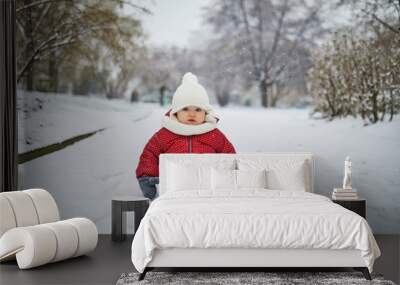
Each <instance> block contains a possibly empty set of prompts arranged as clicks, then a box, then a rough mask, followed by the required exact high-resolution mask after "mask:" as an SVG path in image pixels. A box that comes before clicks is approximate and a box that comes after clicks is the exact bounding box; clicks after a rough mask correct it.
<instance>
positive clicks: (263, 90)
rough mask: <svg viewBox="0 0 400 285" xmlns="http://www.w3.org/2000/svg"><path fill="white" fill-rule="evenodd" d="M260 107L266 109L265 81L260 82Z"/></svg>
mask: <svg viewBox="0 0 400 285" xmlns="http://www.w3.org/2000/svg"><path fill="white" fill-rule="evenodd" d="M259 87H260V93H261V105H262V106H263V107H264V108H268V85H267V81H266V80H265V79H262V80H261V81H260V85H259Z"/></svg>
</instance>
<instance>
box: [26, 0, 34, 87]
mask: <svg viewBox="0 0 400 285" xmlns="http://www.w3.org/2000/svg"><path fill="white" fill-rule="evenodd" d="M31 2H32V0H24V4H25V5H29V4H30V3H31ZM25 28H26V30H25V32H26V38H27V41H28V44H27V45H26V50H25V59H26V61H28V60H29V58H30V57H31V55H32V52H33V50H34V43H33V34H32V33H33V31H32V8H27V9H26V25H25ZM33 74H34V71H33V62H32V64H31V65H30V67H28V69H27V70H26V90H27V91H32V90H33V79H34V78H33Z"/></svg>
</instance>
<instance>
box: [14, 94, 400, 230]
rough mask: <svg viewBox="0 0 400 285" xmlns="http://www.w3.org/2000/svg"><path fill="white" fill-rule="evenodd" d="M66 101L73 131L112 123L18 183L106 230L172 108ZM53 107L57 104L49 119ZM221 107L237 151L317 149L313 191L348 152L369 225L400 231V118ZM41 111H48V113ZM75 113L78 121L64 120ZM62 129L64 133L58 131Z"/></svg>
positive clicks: (336, 172) (334, 179) (336, 180)
mask: <svg viewBox="0 0 400 285" xmlns="http://www.w3.org/2000/svg"><path fill="white" fill-rule="evenodd" d="M62 99H63V100H64V98H62ZM54 104H55V105H54V106H53V108H56V105H57V104H56V103H55V102H54ZM63 104H65V105H67V107H63V108H64V112H61V114H60V115H62V116H65V117H64V118H59V119H58V121H57V124H61V125H62V124H64V126H68V127H65V128H66V131H67V133H69V134H68V135H71V134H73V133H74V132H81V131H82V130H83V129H85V130H88V129H90V128H94V127H96V128H97V127H107V129H106V130H104V131H103V132H100V133H97V134H95V135H93V136H91V137H89V138H87V139H85V140H82V141H79V142H77V143H75V144H73V145H71V146H68V147H66V148H64V149H62V150H60V151H58V152H54V153H51V154H48V155H46V156H43V157H40V158H38V159H35V160H32V161H30V162H27V163H25V164H23V165H20V167H19V171H20V188H21V189H25V188H33V187H42V188H45V189H48V190H49V191H50V192H51V193H52V194H53V195H54V197H55V199H56V200H57V202H58V205H59V207H60V211H61V215H62V217H63V218H71V217H74V216H84V217H88V218H90V219H92V220H93V221H95V222H96V224H97V226H98V229H99V232H100V233H109V232H110V231H111V197H112V196H113V195H128V194H131V195H141V193H140V190H139V186H138V183H137V180H136V178H135V169H136V166H137V163H138V158H139V156H140V154H141V152H142V150H143V147H144V145H145V144H146V142H147V141H148V139H149V138H150V137H151V136H152V135H153V134H154V132H155V131H157V130H158V129H159V128H160V122H161V119H162V116H163V114H164V113H165V112H166V111H167V108H161V107H159V106H157V105H152V104H129V103H122V102H118V103H117V102H113V103H112V108H111V109H110V108H108V107H105V106H102V107H101V108H100V109H98V110H93V109H92V107H91V106H85V105H83V104H75V106H74V105H73V104H69V103H68V104H67V103H65V102H64V103H63ZM99 104H100V103H99ZM62 106H64V105H62ZM56 113H57V110H54V114H52V115H51V116H50V118H51V120H53V118H55V116H56ZM217 113H218V114H219V115H220V117H221V121H220V124H219V128H220V129H221V130H222V131H223V132H224V133H225V134H226V136H227V137H228V138H229V139H230V140H231V142H232V143H233V144H234V145H235V147H236V150H237V151H238V152H250V151H264V152H266V151H268V152H274V151H280V152H281V151H291V152H292V151H311V152H313V153H314V154H315V158H316V166H317V171H316V181H315V189H316V190H315V191H316V192H317V193H320V194H324V195H329V193H330V191H331V189H332V187H337V186H340V183H341V179H342V171H343V160H344V158H345V156H346V155H348V154H349V155H350V156H351V157H352V159H353V166H354V169H353V173H354V186H355V187H356V188H358V189H359V192H360V193H361V195H362V196H363V197H366V198H367V199H368V211H367V215H368V221H369V222H370V224H371V226H372V228H373V229H374V231H375V232H378V233H395V232H397V233H399V232H400V228H399V227H400V206H399V205H400V190H399V189H400V178H399V177H400V166H399V163H398V161H400V152H399V150H398V149H399V146H400V145H399V141H400V120H399V118H395V121H394V122H392V123H382V124H377V125H374V126H369V127H363V126H362V122H361V121H359V120H354V119H350V118H349V119H345V120H338V121H333V122H326V121H320V120H312V119H309V118H308V111H307V110H291V109H288V110H282V109H280V110H279V109H278V110H264V109H261V108H260V109H257V108H253V109H249V108H240V107H230V108H229V109H217ZM87 114H88V116H87ZM37 116H38V117H39V116H42V117H41V118H42V119H43V118H45V115H43V114H42V115H39V114H37ZM72 117H73V118H72ZM70 120H72V121H73V122H76V123H73V124H71V125H69V123H67V124H66V123H65V122H70ZM78 122H84V123H83V124H82V125H85V124H86V126H81V125H79V124H78ZM34 123H35V122H31V123H30V124H34ZM44 123H45V124H47V125H48V126H50V127H53V128H56V127H57V125H56V123H55V122H53V125H52V126H51V124H50V123H51V121H50V122H49V121H46V120H44ZM65 124H66V125H65ZM36 126H37V125H36ZM75 127H76V128H77V129H78V131H76V130H75ZM89 127H90V128H89ZM39 130H40V129H38V128H35V129H32V130H30V129H29V131H32V132H39ZM44 133H45V136H46V137H45V138H43V137H42V138H39V139H38V142H35V143H34V145H36V146H40V144H41V143H42V142H46V140H47V144H48V143H50V142H54V138H56V137H57V134H54V133H51V132H50V131H49V132H44ZM59 134H60V135H63V132H62V131H61V130H60V132H59ZM51 136H53V137H52V140H50V139H49V138H50V137H51ZM57 138H58V139H59V137H57Z"/></svg>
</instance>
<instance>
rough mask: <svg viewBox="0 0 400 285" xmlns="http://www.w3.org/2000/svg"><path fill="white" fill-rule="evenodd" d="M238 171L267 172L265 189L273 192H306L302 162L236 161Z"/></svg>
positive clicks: (270, 160) (276, 160)
mask: <svg viewBox="0 0 400 285" xmlns="http://www.w3.org/2000/svg"><path fill="white" fill-rule="evenodd" d="M237 163H238V168H239V169H240V170H262V169H266V170H267V182H268V183H267V188H268V189H273V190H292V191H306V189H307V181H308V180H307V179H306V175H307V172H306V167H305V161H304V160H293V159H268V160H264V159H238V161H237Z"/></svg>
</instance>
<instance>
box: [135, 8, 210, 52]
mask: <svg viewBox="0 0 400 285" xmlns="http://www.w3.org/2000/svg"><path fill="white" fill-rule="evenodd" d="M144 3H146V5H145V6H146V7H147V8H148V9H150V10H151V11H152V12H153V15H144V16H142V17H141V18H142V20H143V22H142V24H143V27H144V29H145V31H146V33H147V34H148V36H149V42H150V43H152V44H156V45H176V46H179V47H188V45H189V40H190V39H191V35H193V33H194V31H196V30H200V29H201V26H202V16H201V12H202V10H201V8H202V7H204V6H206V5H207V4H208V3H209V0H152V1H148V2H144Z"/></svg>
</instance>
